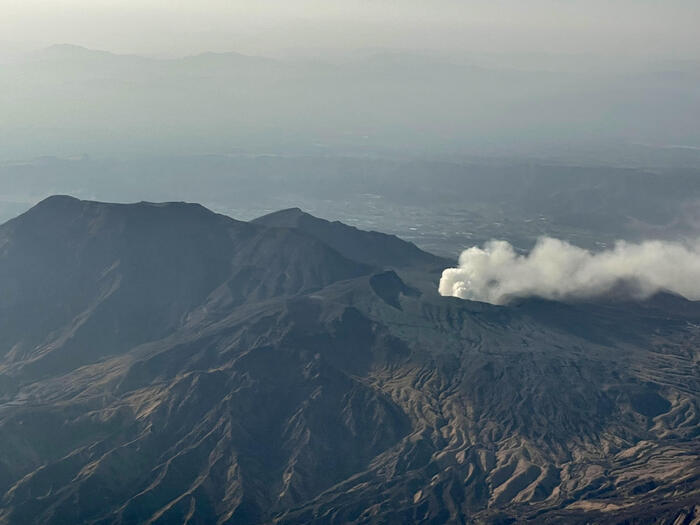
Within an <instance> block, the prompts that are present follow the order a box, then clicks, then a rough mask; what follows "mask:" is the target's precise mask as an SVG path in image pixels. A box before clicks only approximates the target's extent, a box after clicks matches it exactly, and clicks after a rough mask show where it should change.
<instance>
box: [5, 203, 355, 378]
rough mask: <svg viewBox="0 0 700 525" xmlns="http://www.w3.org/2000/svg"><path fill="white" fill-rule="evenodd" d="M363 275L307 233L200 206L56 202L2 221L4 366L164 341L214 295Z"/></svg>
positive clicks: (287, 290)
mask: <svg viewBox="0 0 700 525" xmlns="http://www.w3.org/2000/svg"><path fill="white" fill-rule="evenodd" d="M367 271H369V270H368V268H367V267H364V266H362V265H359V264H356V263H353V262H351V261H348V260H346V259H344V258H343V257H342V256H340V255H339V254H338V253H336V252H335V251H333V250H332V249H330V248H328V247H326V246H325V245H323V244H321V243H319V242H318V241H316V240H315V239H313V238H311V237H308V236H304V235H303V234H299V233H297V232H293V231H283V230H278V229H271V228H261V227H257V226H254V225H251V224H248V223H243V222H239V221H234V220H232V219H229V218H227V217H224V216H221V215H216V214H214V213H212V212H210V211H208V210H206V209H205V208H203V207H201V206H198V205H190V204H184V203H170V204H164V205H156V204H149V203H141V204H136V205H115V204H102V203H94V202H86V201H79V200H77V199H73V198H70V197H53V198H49V199H47V200H45V201H43V202H42V203H40V204H39V205H37V206H36V207H34V208H33V209H32V210H30V211H29V212H27V213H26V214H24V215H22V216H20V217H18V218H17V219H15V220H13V221H10V222H9V223H7V224H5V225H3V226H2V227H1V228H0V280H1V281H2V283H3V291H4V293H3V294H2V297H1V298H0V312H2V317H0V334H2V335H0V355H3V356H4V359H3V364H2V365H0V366H2V369H4V370H6V371H8V372H10V374H11V375H12V372H11V371H12V370H14V368H17V367H22V368H25V369H30V368H31V369H35V373H36V374H42V373H44V372H46V371H48V370H52V369H53V368H54V367H62V368H63V369H65V370H70V369H71V368H72V367H74V366H77V365H79V364H81V363H84V362H88V361H90V360H92V359H95V358H99V357H102V356H105V355H109V354H111V353H114V352H117V351H120V350H124V349H126V348H129V347H130V346H133V345H136V344H138V343H142V342H146V341H149V340H153V339H159V338H161V337H164V336H165V335H168V334H169V333H170V332H172V331H173V330H176V329H177V328H179V327H181V326H183V325H185V324H186V323H187V322H189V321H190V319H191V318H194V317H196V315H197V308H198V307H202V306H204V305H205V304H207V303H211V305H210V307H211V308H213V307H214V305H217V307H220V308H226V307H231V306H233V305H236V304H239V303H241V302H245V301H251V300H258V299H266V298H269V297H274V296H285V295H294V294H297V293H300V292H303V291H310V290H313V289H318V288H321V287H323V286H325V285H327V284H329V283H331V282H334V281H336V280H339V279H344V278H349V277H355V276H357V275H361V274H363V273H367ZM87 353H89V355H86V354H87Z"/></svg>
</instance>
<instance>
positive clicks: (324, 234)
mask: <svg viewBox="0 0 700 525" xmlns="http://www.w3.org/2000/svg"><path fill="white" fill-rule="evenodd" d="M252 222H253V223H255V224H263V225H265V226H272V227H277V228H294V229H297V230H299V231H302V232H304V233H306V234H308V235H311V236H312V237H315V238H317V239H319V240H320V241H322V242H324V243H325V244H327V245H328V246H331V247H333V248H334V249H335V250H337V251H338V252H339V253H341V254H343V255H344V256H345V257H347V258H348V259H352V260H355V261H362V262H366V263H369V264H372V265H374V266H380V267H382V266H388V267H394V268H416V267H424V268H426V269H434V268H439V269H440V270H443V269H444V268H445V267H446V266H448V265H450V264H452V262H451V261H450V260H448V259H445V258H442V257H437V256H435V255H432V254H430V253H427V252H424V251H422V250H420V249H418V248H417V247H416V246H415V245H414V244H412V243H410V242H406V241H403V240H401V239H399V238H398V237H396V236H395V235H387V234H385V233H380V232H374V231H372V232H367V231H362V230H358V229H357V228H354V227H352V226H347V225H345V224H343V223H342V222H338V221H335V222H329V221H326V220H323V219H318V218H316V217H314V216H313V215H309V214H308V213H304V212H303V211H301V210H300V209H299V208H290V209H288V210H281V211H278V212H275V213H271V214H269V215H265V216H264V217H260V218H258V219H255V220H254V221H252Z"/></svg>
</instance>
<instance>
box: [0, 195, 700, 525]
mask: <svg viewBox="0 0 700 525" xmlns="http://www.w3.org/2000/svg"><path fill="white" fill-rule="evenodd" d="M290 213H291V212H289V211H287V212H282V215H280V216H278V219H280V218H283V219H285V220H282V221H278V220H275V221H271V220H270V219H269V218H268V219H266V220H265V221H258V222H256V223H255V224H248V223H242V222H238V221H234V220H232V219H229V218H227V217H223V216H221V215H217V214H214V213H212V212H210V211H208V210H206V209H204V208H202V207H200V206H197V205H190V204H182V203H169V204H162V205H160V204H149V203H141V204H134V205H115V204H102V203H93V202H83V201H78V200H75V199H71V198H68V197H55V198H51V199H48V200H46V201H44V202H42V203H40V204H39V205H38V206H37V207H35V208H34V209H32V210H31V211H30V212H28V213H26V214H25V215H23V216H21V217H18V218H17V219H15V220H13V221H10V222H9V223H7V224H5V225H3V226H1V227H0V290H1V291H2V293H1V294H0V396H2V397H1V398H0V494H1V496H0V498H1V499H0V523H8V524H15V523H16V524H25V523H42V524H43V523H94V524H127V523H230V524H234V523H235V524H257V523H285V524H286V523H289V524H291V523H299V524H301V523H304V524H306V523H338V524H341V523H343V524H344V523H413V522H423V523H521V522H533V523H591V522H592V523H623V522H624V523H693V520H697V515H698V510H697V506H696V505H697V501H698V497H699V495H700V445H699V444H698V443H699V442H698V438H699V437H700V416H699V415H698V414H700V407H699V406H698V405H699V393H700V369H699V366H700V365H698V363H700V358H699V357H700V356H699V354H698V348H700V346H699V345H698V343H699V342H700V328H699V327H700V311H699V310H698V308H697V306H696V303H688V302H687V301H684V300H682V299H680V298H674V297H670V296H658V297H655V298H653V299H651V300H650V301H647V302H645V303H632V302H622V301H614V300H610V301H607V302H601V303H593V302H589V303H578V304H561V303H554V302H548V301H541V300H523V301H520V302H519V303H518V304H515V305H513V306H510V307H496V306H490V305H486V304H481V303H471V302H468V301H461V300H457V299H453V298H440V297H438V296H437V295H436V294H434V293H433V294H431V293H423V292H424V290H423V289H421V291H420V292H419V291H418V289H417V288H419V287H418V286H416V287H414V286H413V285H412V281H411V280H410V276H412V275H419V274H420V272H425V271H427V270H426V268H428V267H429V265H430V264H432V263H431V262H430V261H431V260H432V259H430V257H427V254H426V255H420V254H422V253H423V252H420V254H419V255H416V256H415V257H416V258H415V259H411V257H406V253H410V252H412V251H413V248H415V247H413V248H411V246H412V245H408V248H407V247H406V246H405V245H404V244H405V243H404V244H396V245H395V246H398V247H399V248H397V249H396V250H394V249H393V248H391V246H392V243H393V241H391V242H388V241H387V242H386V243H384V244H386V247H387V252H386V253H385V254H382V253H381V246H382V242H383V241H382V242H378V243H376V244H373V243H374V241H367V239H375V238H376V235H378V234H376V235H375V234H367V233H365V232H359V231H358V230H354V229H349V228H347V227H345V226H342V225H340V226H333V225H332V223H325V221H321V225H322V228H321V230H322V231H321V233H319V232H315V233H314V232H313V231H311V229H310V228H306V227H297V226H294V225H292V224H290V223H289V221H288V220H287V219H288V218H289V216H290ZM291 215H294V214H293V213H292V214H291ZM296 215H298V213H297V214H296ZM271 217H274V215H273V216H271ZM307 217H308V216H307ZM311 219H313V218H311ZM303 220H304V221H306V220H307V219H303ZM309 220H310V219H309ZM314 221H317V219H313V220H312V221H311V222H312V223H314ZM264 222H268V223H272V225H265V224H263V223H264ZM324 223H325V225H324ZM328 224H331V226H330V227H329V226H328ZM324 228H330V229H329V230H325V229H324ZM329 231H330V232H331V234H328V232H329ZM348 231H350V232H351V233H350V234H348ZM326 234H328V235H329V236H330V238H328V239H327V238H325V237H324V236H325V235H326ZM346 235H349V236H350V237H352V238H354V239H356V243H355V244H353V243H354V242H355V241H353V242H350V243H349V244H348V245H347V246H346V249H345V250H342V249H341V248H343V246H342V245H340V244H339V239H344V238H346V237H345V236H346ZM382 239H383V238H382ZM331 241H333V242H331ZM384 241H386V239H384ZM400 242H401V241H399V243H400ZM329 244H331V245H333V246H331V245H329ZM415 249H416V250H417V248H415ZM404 250H408V251H407V252H404ZM363 254H365V255H363ZM426 257H427V258H426ZM399 260H400V261H401V264H400V265H399V264H398V261H399ZM426 263H430V264H428V266H426ZM380 265H381V266H383V265H393V266H396V267H398V266H401V267H402V269H401V271H400V274H397V273H395V272H394V271H384V272H377V268H376V266H380ZM406 276H408V277H406ZM428 281H429V279H428ZM421 282H423V281H421Z"/></svg>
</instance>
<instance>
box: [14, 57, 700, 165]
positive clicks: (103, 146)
mask: <svg viewBox="0 0 700 525" xmlns="http://www.w3.org/2000/svg"><path fill="white" fill-rule="evenodd" d="M516 62H517V60H516ZM531 62H532V61H529V60H525V59H524V64H523V65H521V66H518V64H517V63H515V64H512V63H511V62H510V61H508V60H506V61H505V62H501V63H499V62H498V60H495V59H494V58H493V57H492V58H491V60H478V59H477V58H475V57H449V56H441V55H439V54H430V53H421V52H419V51H418V52H407V51H390V50H389V51H387V50H384V51H376V52H368V53H364V54H360V55H358V56H354V57H346V58H342V59H341V58H335V59H333V58H325V59H324V58H319V59H286V60H283V59H271V58H267V57H259V56H248V55H243V54H239V53H233V52H231V53H202V54H199V55H193V56H188V57H178V58H151V57H143V56H137V55H119V54H114V53H110V52H107V51H98V50H92V49H87V48H83V47H80V46H73V45H67V44H62V45H56V46H52V47H49V48H47V49H43V50H39V51H36V52H34V53H29V54H27V55H25V56H22V57H17V58H15V59H14V60H9V61H7V63H4V64H2V67H0V85H2V86H3V91H2V94H3V97H1V98H0V114H2V115H3V118H2V120H0V134H2V136H3V140H2V141H0V160H7V159H11V160H16V159H27V158H32V157H37V156H41V155H57V156H74V155H82V154H84V153H87V154H90V155H93V156H107V157H112V156H124V155H135V156H139V155H152V154H157V155H167V154H178V155H179V154H181V153H183V152H186V153H190V154H208V153H222V154H225V153H229V152H231V151H245V152H247V153H267V152H270V151H274V152H278V153H283V154H289V153H294V154H319V153H320V154H324V155H325V154H329V153H332V154H341V155H354V154H358V153H360V154H362V155H367V154H368V153H370V154H374V155H376V154H381V155H386V156H396V155H399V156H428V157H434V156H451V155H463V154H465V153H466V152H471V153H475V152H479V154H482V153H484V152H486V153H489V154H493V153H496V154H505V155H520V156H528V157H531V156H533V155H535V156H538V155H543V154H545V152H546V153H548V154H551V153H552V152H554V154H555V155H565V156H567V157H568V158H569V159H572V158H574V159H575V158H580V157H581V155H583V154H584V153H587V156H588V157H591V158H593V159H598V158H601V156H605V155H609V153H610V150H617V149H618V148H623V149H626V148H629V145H630V144H649V145H655V146H659V145H673V144H675V145H681V146H689V147H698V146H699V145H700V127H699V126H698V123H697V119H695V118H693V117H694V115H695V112H694V109H695V108H696V107H697V106H698V102H699V101H700V98H699V95H698V90H697V84H698V79H699V78H700V68H699V67H698V64H697V63H695V62H687V63H684V62H681V61H678V62H664V63H659V62H653V61H651V62H640V63H637V64H635V65H634V66H631V65H630V64H628V63H627V62H624V61H618V62H620V63H617V64H610V65H609V66H606V67H604V68H602V69H600V68H598V69H596V68H593V69H591V68H590V67H589V66H586V65H584V62H585V60H583V59H582V58H581V57H578V58H577V57H571V58H562V57H559V58H557V59H556V60H551V59H550V60H544V61H543V62H542V64H541V65H539V66H536V65H535V64H533V63H531ZM535 62H536V61H535ZM622 62H624V63H622ZM659 101H662V103H660V102H659ZM156 130H157V133H156ZM591 150H592V151H591ZM675 153H677V154H678V155H679V156H681V157H685V156H686V155H687V152H680V153H679V152H675ZM666 155H669V153H668V152H666Z"/></svg>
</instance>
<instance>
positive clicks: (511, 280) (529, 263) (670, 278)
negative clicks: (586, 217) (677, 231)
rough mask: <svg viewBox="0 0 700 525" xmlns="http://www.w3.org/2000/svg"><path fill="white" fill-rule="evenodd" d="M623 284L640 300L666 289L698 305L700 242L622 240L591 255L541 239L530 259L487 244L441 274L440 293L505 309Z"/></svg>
mask: <svg viewBox="0 0 700 525" xmlns="http://www.w3.org/2000/svg"><path fill="white" fill-rule="evenodd" d="M621 284H624V285H625V286H624V288H625V290H626V291H627V292H628V293H629V294H630V295H631V296H633V297H635V298H639V299H642V298H646V297H649V296H650V295H653V294H654V293H656V292H658V291H660V290H666V291H669V292H674V293H677V294H680V295H682V296H684V297H686V298H687V299H691V300H699V299H700V240H698V241H695V242H693V243H689V244H681V243H674V242H664V241H646V242H642V243H640V244H632V243H627V242H623V241H619V242H617V243H616V244H615V247H614V248H612V249H610V250H606V251H602V252H596V253H593V252H590V251H588V250H584V249H582V248H579V247H577V246H574V245H572V244H569V243H568V242H565V241H561V240H558V239H552V238H550V237H543V238H541V239H539V240H538V242H537V244H536V245H535V247H534V248H533V249H532V251H531V252H530V253H529V254H528V255H519V254H518V253H516V251H515V250H514V249H513V246H512V245H511V244H510V243H508V242H506V241H495V240H494V241H489V242H487V243H486V244H485V245H484V247H483V248H480V247H478V246H474V247H472V248H469V249H468V250H465V251H464V252H462V255H461V256H460V257H459V267H458V268H448V269H447V270H445V271H444V272H443V273H442V278H441V279H440V294H441V295H449V296H454V297H461V298H462V299H471V300H475V301H483V302H488V303H492V304H505V303H507V302H508V301H510V300H512V299H514V298H517V297H542V298H545V299H577V298H591V297H596V296H599V295H603V294H605V293H607V292H610V291H611V290H613V289H616V288H617V287H619V286H620V285H621Z"/></svg>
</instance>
